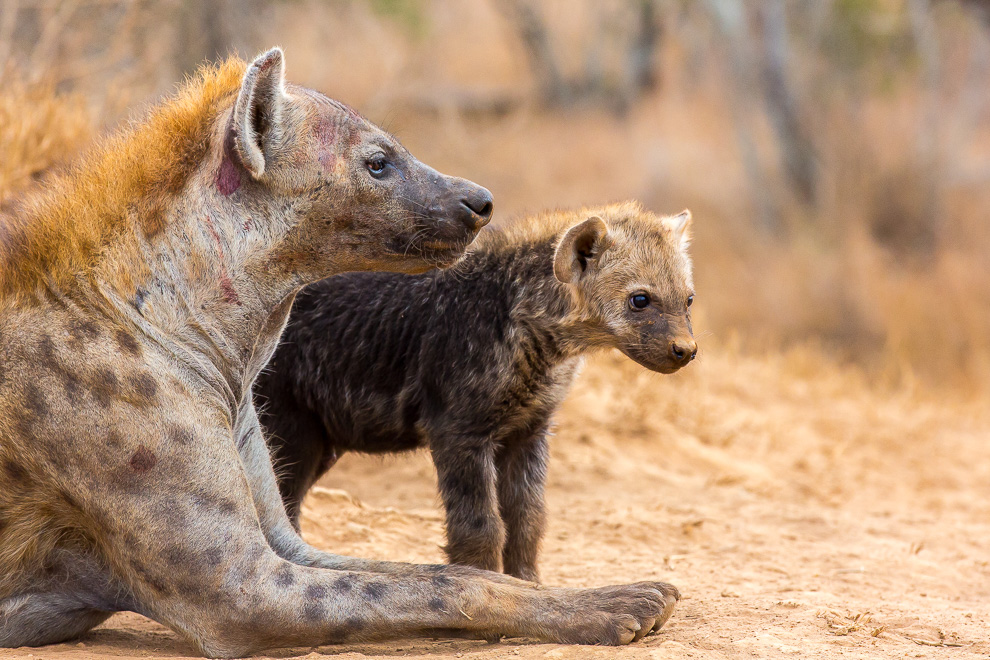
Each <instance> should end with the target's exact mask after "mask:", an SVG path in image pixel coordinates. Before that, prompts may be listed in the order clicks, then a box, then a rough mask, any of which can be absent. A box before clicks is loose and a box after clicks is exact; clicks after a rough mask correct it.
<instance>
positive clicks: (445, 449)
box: [430, 434, 505, 571]
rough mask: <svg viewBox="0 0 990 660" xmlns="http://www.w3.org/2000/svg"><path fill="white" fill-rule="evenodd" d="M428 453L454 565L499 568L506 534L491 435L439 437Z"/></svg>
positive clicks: (448, 554)
mask: <svg viewBox="0 0 990 660" xmlns="http://www.w3.org/2000/svg"><path fill="white" fill-rule="evenodd" d="M434 437H435V438H437V439H436V440H433V439H431V441H430V451H431V452H432V454H433V462H434V464H435V465H436V469H437V482H438V486H439V488H440V498H441V500H442V501H443V505H444V509H445V510H446V513H447V545H446V547H445V548H444V550H445V551H446V553H447V558H448V559H449V560H450V562H451V563H452V564H464V565H467V566H475V567H477V568H483V569H485V570H489V571H498V570H500V567H501V564H502V546H503V545H504V543H505V530H504V528H503V526H502V519H501V518H500V517H499V514H498V495H497V493H496V485H495V482H496V478H497V477H496V472H495V448H494V446H493V443H492V441H491V440H490V439H489V438H487V437H479V436H463V435H462V436H452V435H449V434H447V435H437V436H434Z"/></svg>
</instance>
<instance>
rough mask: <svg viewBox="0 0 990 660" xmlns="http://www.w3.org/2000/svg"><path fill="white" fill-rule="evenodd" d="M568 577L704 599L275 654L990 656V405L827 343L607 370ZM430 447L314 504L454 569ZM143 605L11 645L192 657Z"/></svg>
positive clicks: (383, 554) (565, 477) (581, 447)
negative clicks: (54, 642) (839, 357)
mask: <svg viewBox="0 0 990 660" xmlns="http://www.w3.org/2000/svg"><path fill="white" fill-rule="evenodd" d="M558 422H559V425H558V429H557V434H556V437H555V438H554V441H553V454H554V455H553V462H552V466H551V474H550V489H549V505H550V511H551V517H550V521H551V522H550V527H549V532H548V536H547V539H546V543H545V547H544V552H543V559H542V567H543V573H544V579H545V581H546V582H547V583H549V584H560V585H574V586H577V585H587V586H591V585H600V584H607V583H616V582H623V581H632V580H638V579H645V578H660V579H664V580H667V581H669V582H673V583H674V584H676V585H678V586H679V587H680V589H681V590H682V592H683V594H684V599H683V600H682V601H681V604H680V605H679V608H678V610H677V611H676V612H675V614H674V616H673V618H672V619H671V620H670V622H669V623H668V624H667V626H666V627H665V628H664V630H663V631H661V633H660V634H658V635H656V636H653V637H650V638H647V639H646V640H644V641H642V642H640V643H638V644H635V645H632V646H628V647H623V648H617V649H616V648H589V647H568V646H560V645H555V644H539V643H535V642H533V641H532V640H524V639H523V640H515V639H513V640H506V641H504V642H502V643H501V644H497V645H488V644H486V643H484V642H474V641H463V640H456V641H452V640H429V639H426V640H402V641H398V642H392V643H375V644H355V645H345V646H324V647H319V648H316V649H311V648H304V649H288V650H282V651H279V652H277V653H275V654H273V655H272V656H271V657H296V656H302V657H319V656H321V655H323V654H326V655H335V656H340V657H343V658H361V657H388V658H391V657H419V658H429V657H450V656H453V657H457V658H461V657H463V658H491V659H507V658H517V657H518V658H551V659H556V660H560V659H568V658H606V657H607V658H613V657H615V658H630V659H633V658H635V659H640V658H643V659H646V658H683V657H695V658H723V657H733V658H735V657H739V658H748V657H753V658H776V657H786V656H792V657H810V658H833V657H842V658H878V657H884V658H886V657H908V658H912V657H914V658H933V657H939V658H941V657H946V658H948V657H951V658H987V657H990V497H988V495H990V413H988V411H987V410H986V409H985V408H984V407H981V406H980V405H978V404H974V403H969V404H967V403H963V402H959V401H955V400H950V399H949V398H948V397H946V398H945V399H944V400H939V399H936V398H933V397H932V395H925V394H918V393H910V392H897V393H891V392H879V391H877V390H875V389H872V388H870V387H868V386H867V385H865V384H864V383H863V382H862V380H861V379H860V378H859V377H858V376H857V375H856V373H854V372H850V371H848V370H842V369H839V368H837V367H834V366H830V365H829V364H828V363H826V362H823V361H822V360H821V359H819V358H816V357H815V355H814V354H813V353H807V352H800V351H799V352H793V353H790V354H788V355H781V356H777V357H773V358H768V359H756V358H748V357H744V356H740V355H738V354H736V353H735V352H734V351H732V350H731V349H728V348H725V347H723V348H721V349H714V350H709V351H708V352H707V354H706V355H705V357H704V359H703V360H700V361H699V362H698V363H696V364H695V365H692V367H691V368H690V369H688V370H686V371H685V372H684V373H682V374H679V375H677V376H673V377H661V376H658V375H655V374H650V373H646V372H645V371H643V370H642V369H639V368H638V367H636V366H635V365H632V364H631V363H629V362H628V361H626V360H624V359H622V358H621V357H618V356H614V355H608V356H602V357H599V358H596V359H594V360H592V361H591V362H589V364H588V365H587V367H586V369H585V372H584V374H583V376H582V378H581V381H580V384H579V385H578V387H577V388H576V389H575V391H574V392H573V394H572V396H571V397H570V399H569V400H568V402H567V403H566V405H565V408H564V410H563V411H562V413H561V415H560V416H559V419H558ZM442 531H443V530H442V522H441V515H440V511H439V509H438V507H437V504H436V495H435V490H434V475H433V470H432V466H431V464H430V462H429V460H428V458H427V457H426V456H425V455H423V454H415V455H409V456H405V457H401V458H392V459H388V460H382V459H375V458H368V457H359V456H345V457H344V458H343V459H342V460H341V462H340V463H339V464H338V467H337V468H335V469H334V471H333V472H332V473H331V474H330V475H329V476H328V477H327V478H326V479H325V480H324V482H323V487H321V488H319V490H317V491H315V492H314V494H313V495H311V496H310V498H309V499H308V502H307V505H306V507H305V526H304V532H305V534H306V536H307V537H308V538H309V539H310V540H311V541H312V542H313V543H314V544H316V545H318V546H322V547H326V548H329V549H333V550H334V551H337V552H342V553H348V554H355V555H361V556H368V557H377V558H387V559H396V560H407V561H438V560H440V559H441V554H440V552H439V549H438V546H439V545H440V544H441V543H442ZM191 654H192V649H191V647H190V646H189V645H187V644H186V643H184V642H183V641H182V640H181V639H179V638H178V637H177V636H176V635H174V634H173V633H171V632H170V631H168V630H167V629H165V628H163V627H162V626H159V625H158V624H156V623H153V622H151V621H148V620H147V619H143V618H141V617H139V616H137V615H134V614H122V615H118V616H115V617H114V618H112V619H111V620H110V621H108V622H107V623H106V624H105V625H103V626H101V627H100V628H98V629H96V630H94V631H93V632H91V633H90V634H89V635H87V636H86V637H85V638H83V639H82V640H80V641H78V642H76V643H72V644H64V645H59V646H53V647H46V648H42V649H15V650H10V651H4V652H0V657H2V658H8V657H32V656H33V657H35V658H65V659H66V660H89V659H91V658H102V657H115V658H132V657H155V658H170V657H188V656H189V655H191Z"/></svg>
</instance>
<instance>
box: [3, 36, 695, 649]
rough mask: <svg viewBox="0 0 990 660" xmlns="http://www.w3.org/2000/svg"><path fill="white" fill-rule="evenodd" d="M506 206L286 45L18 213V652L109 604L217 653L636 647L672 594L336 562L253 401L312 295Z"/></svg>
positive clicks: (236, 66)
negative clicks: (430, 162)
mask: <svg viewBox="0 0 990 660" xmlns="http://www.w3.org/2000/svg"><path fill="white" fill-rule="evenodd" d="M490 213H491V201H490V197H489V195H488V193H487V191H485V190H484V189H482V188H480V187H478V186H475V185H474V184H471V183H469V182H467V181H463V180H460V179H453V178H450V177H446V176H443V175H441V174H439V173H437V172H435V171H434V170H432V169H430V168H428V167H426V166H425V165H423V164H421V163H419V162H418V161H417V160H415V159H414V158H413V157H412V156H411V155H410V154H409V153H408V152H407V151H406V150H405V149H403V148H402V146H401V145H399V144H398V143H397V142H396V141H395V140H394V139H393V138H391V137H390V136H388V135H387V134H385V133H384V132H382V131H381V130H379V129H378V128H376V127H375V126H373V125H372V124H370V123H368V122H367V121H365V120H364V119H362V118H361V117H360V116H359V115H357V114H356V113H354V112H353V111H351V110H349V109H348V108H347V107H346V106H343V105H341V104H339V103H336V102H334V101H331V100H330V99H328V98H326V97H324V96H322V95H320V94H317V93H315V92H312V91H309V90H305V89H302V88H300V87H296V86H292V85H287V84H286V83H285V82H284V79H283V58H282V53H281V51H280V50H277V49H276V50H272V51H269V52H268V53H265V54H264V55H262V56H260V57H259V58H257V59H256V60H255V61H254V62H252V63H251V64H250V65H249V66H248V65H245V64H243V63H242V62H239V61H236V60H235V61H230V62H227V63H226V64H224V65H223V66H221V67H219V68H217V69H212V70H208V71H206V72H205V73H203V74H202V75H201V76H200V77H199V78H198V79H197V80H196V81H194V82H193V83H191V84H190V85H189V86H187V87H186V88H185V89H184V90H183V91H182V92H181V93H180V94H179V95H178V96H177V97H176V98H174V99H172V100H171V101H170V102H168V103H166V104H165V105H164V106H162V107H160V108H159V109H157V110H155V111H154V112H153V113H152V114H151V116H150V117H149V118H148V119H147V120H146V121H145V122H143V123H141V124H138V125H136V126H135V127H134V128H133V129H132V130H130V131H129V132H127V133H125V134H123V135H121V136H120V137H118V138H116V139H114V140H112V141H110V142H109V143H107V144H106V145H105V146H104V147H103V148H102V149H101V150H99V151H97V152H96V153H95V154H93V155H92V156H91V157H89V158H88V159H86V160H84V161H83V162H82V164H81V165H80V166H79V167H78V168H77V169H76V170H75V171H74V172H72V173H70V174H68V175H66V176H64V177H63V178H60V179H58V180H56V181H54V182H52V183H51V184H50V185H49V186H48V187H47V191H46V192H45V193H44V194H42V195H41V196H39V197H37V198H35V199H34V200H33V201H31V202H29V203H28V204H26V205H25V207H24V208H23V209H22V210H21V211H20V213H19V214H18V217H17V218H14V219H4V220H2V221H0V646H18V645H24V644H30V645H38V644H46V643H52V642H58V641H62V640H67V639H70V638H72V637H74V636H76V635H79V634H81V633H82V632H84V631H86V630H88V629H89V628H91V627H92V626H94V625H96V624H97V623H99V622H100V621H102V620H104V619H105V618H106V617H107V616H108V615H109V614H110V613H111V612H113V611H117V610H134V611H136V612H140V613H142V614H145V615H147V616H149V617H152V618H154V619H155V620H157V621H160V622H162V623H164V624H165V625H167V626H169V627H171V628H172V629H173V630H176V631H178V632H179V633H181V634H183V635H185V636H186V637H188V638H189V639H190V640H192V641H193V642H194V643H195V644H196V645H197V647H198V648H199V650H201V651H202V652H203V653H205V654H207V655H211V656H237V655H244V654H247V653H250V652H252V651H255V650H259V649H263V648H266V647H273V646H296V645H303V646H311V645H316V644H320V643H323V642H327V641H332V640H344V639H351V638H356V637H370V636H398V635H409V634H423V633H425V632H427V631H430V632H433V633H436V632H437V631H456V632H461V633H469V634H483V635H488V636H492V635H498V634H506V635H532V636H536V637H539V638H542V639H554V640H561V641H571V642H584V643H622V642H628V641H630V640H632V639H634V638H638V637H640V636H641V635H643V634H646V633H647V632H649V631H650V630H653V629H655V628H657V627H659V625H660V624H662V623H663V621H664V620H665V619H666V617H667V616H669V614H670V611H671V608H672V607H673V604H674V600H675V592H674V591H673V590H672V588H670V587H667V586H665V585H663V584H661V583H656V582H647V583H640V584H637V585H630V586H620V587H609V588H603V589H592V590H560V589H545V590H537V589H535V588H534V587H533V586H532V585H530V584H528V583H523V582H518V581H513V580H512V579H510V578H505V577H503V576H500V575H498V574H493V573H484V572H481V571H477V570H468V569H464V568H462V567H424V566H412V565H403V564H391V563H385V562H373V561H365V560H360V559H351V558H347V557H340V556H337V555H331V554H328V553H323V552H319V551H317V550H315V549H313V548H311V547H309V546H307V545H306V544H305V543H303V541H302V540H301V539H300V538H299V537H298V535H296V534H295V533H294V531H293V529H292V526H291V524H290V522H289V520H288V518H287V516H286V515H285V510H284V508H283V506H282V503H281V500H280V498H279V494H278V490H277V487H276V484H275V477H274V474H273V472H272V468H271V463H270V459H269V457H268V453H267V448H266V446H265V444H264V440H263V439H262V437H261V435H260V429H259V427H258V423H257V418H256V415H255V412H254V408H253V406H252V403H251V397H250V386H251V383H252V381H253V380H254V378H255V376H256V374H257V372H258V370H259V369H260V368H261V367H262V366H263V365H264V364H265V362H266V361H267V360H268V358H269V357H270V354H271V352H272V350H273V349H274V346H275V344H276V342H277V339H278V336H279V334H280V332H281V329H282V327H283V325H284V322H285V319H286V316H287V315H288V312H289V309H290V307H291V305H292V300H293V298H294V294H295V292H296V291H297V290H298V288H299V287H300V286H302V285H303V284H305V283H308V282H312V281H315V280H317V279H320V278H322V277H325V276H328V275H331V274H333V273H339V272H342V271H350V270H367V269H392V270H398V271H407V272H416V271H422V270H425V269H427V268H428V267H430V266H432V265H438V264H439V265H446V264H450V263H451V262H453V261H454V260H456V258H457V257H459V256H460V254H461V253H462V251H463V249H464V248H465V246H466V245H467V244H468V243H469V242H470V241H471V239H472V238H473V236H474V234H475V233H476V231H477V230H478V229H479V228H480V227H481V226H482V225H483V224H485V223H486V222H487V220H488V217H489V215H490Z"/></svg>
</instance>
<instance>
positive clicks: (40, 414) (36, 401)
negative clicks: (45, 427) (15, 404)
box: [24, 383, 49, 420]
mask: <svg viewBox="0 0 990 660" xmlns="http://www.w3.org/2000/svg"><path fill="white" fill-rule="evenodd" d="M24 407H25V409H26V410H27V411H28V412H29V413H30V414H31V415H32V416H33V417H34V419H35V420H43V419H45V418H46V417H48V413H49V409H48V402H47V401H46V400H45V394H44V392H42V391H41V388H40V387H38V386H37V385H35V384H34V383H28V384H27V386H26V387H25V390H24Z"/></svg>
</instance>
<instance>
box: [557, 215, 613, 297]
mask: <svg viewBox="0 0 990 660" xmlns="http://www.w3.org/2000/svg"><path fill="white" fill-rule="evenodd" d="M611 244H612V241H611V240H610V239H609V236H608V227H606V226H605V223H604V222H603V221H602V219H601V218H599V217H597V216H592V217H590V218H588V219H587V220H585V221H584V222H582V223H581V224H578V225H574V226H573V227H571V228H570V229H568V230H567V233H566V234H564V237H563V238H562V239H560V243H558V244H557V251H556V252H555V253H554V255H553V274H554V276H556V278H557V279H558V280H560V281H561V282H563V283H564V284H577V283H578V281H580V279H581V278H582V277H584V276H585V275H587V274H588V273H589V272H590V271H591V270H593V269H594V268H596V267H597V266H598V258H599V257H600V256H602V253H603V252H604V251H605V250H607V249H608V248H609V246H610V245H611Z"/></svg>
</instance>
